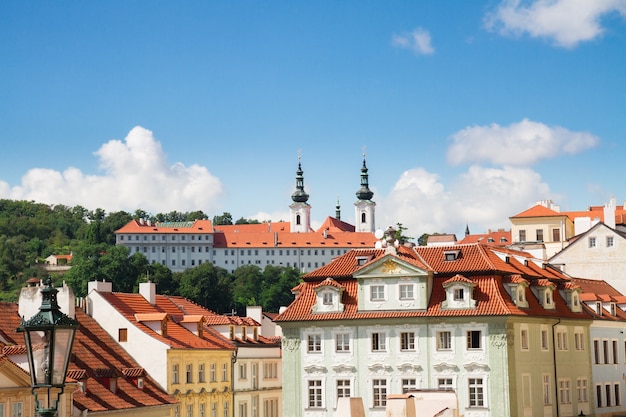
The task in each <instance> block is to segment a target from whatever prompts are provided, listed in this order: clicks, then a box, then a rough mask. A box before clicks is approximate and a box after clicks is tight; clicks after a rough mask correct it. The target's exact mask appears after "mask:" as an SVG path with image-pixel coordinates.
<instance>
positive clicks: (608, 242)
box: [606, 236, 613, 248]
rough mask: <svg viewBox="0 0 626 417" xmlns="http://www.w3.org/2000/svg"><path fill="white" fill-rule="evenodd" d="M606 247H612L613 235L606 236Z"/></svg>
mask: <svg viewBox="0 0 626 417" xmlns="http://www.w3.org/2000/svg"><path fill="white" fill-rule="evenodd" d="M606 247H607V248H612V247H613V236H607V237H606Z"/></svg>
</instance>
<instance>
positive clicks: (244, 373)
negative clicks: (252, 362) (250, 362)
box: [239, 363, 248, 379]
mask: <svg viewBox="0 0 626 417" xmlns="http://www.w3.org/2000/svg"><path fill="white" fill-rule="evenodd" d="M247 378H248V366H247V365H246V364H245V363H242V364H241V365H239V379H247Z"/></svg>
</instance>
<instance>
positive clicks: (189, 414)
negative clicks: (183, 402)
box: [187, 404, 193, 417]
mask: <svg viewBox="0 0 626 417" xmlns="http://www.w3.org/2000/svg"><path fill="white" fill-rule="evenodd" d="M187 417H193V404H187Z"/></svg>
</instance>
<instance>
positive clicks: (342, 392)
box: [337, 379, 351, 398]
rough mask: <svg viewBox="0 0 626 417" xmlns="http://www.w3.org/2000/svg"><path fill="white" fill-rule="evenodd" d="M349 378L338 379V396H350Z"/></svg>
mask: <svg viewBox="0 0 626 417" xmlns="http://www.w3.org/2000/svg"><path fill="white" fill-rule="evenodd" d="M350 388H351V387H350V380H349V379H338V380H337V398H343V397H349V396H350V393H351V389H350Z"/></svg>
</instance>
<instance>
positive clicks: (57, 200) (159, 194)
mask: <svg viewBox="0 0 626 417" xmlns="http://www.w3.org/2000/svg"><path fill="white" fill-rule="evenodd" d="M95 155H96V156H97V157H98V158H99V167H100V169H101V170H102V171H103V172H104V173H103V175H87V174H84V173H83V172H81V171H80V170H79V169H76V168H73V167H69V168H67V169H65V170H64V171H63V172H60V171H55V170H52V169H44V168H33V169H30V170H29V171H28V172H27V173H26V174H25V175H24V176H23V177H22V182H21V185H18V186H14V187H10V186H9V185H8V184H7V183H4V182H0V197H2V198H10V199H14V200H34V201H37V202H43V203H47V204H65V205H69V206H73V205H82V206H84V207H86V208H88V209H95V208H102V209H105V210H107V211H117V210H126V211H131V212H132V211H134V210H135V209H138V208H141V209H144V210H146V211H148V212H153V213H164V212H168V211H172V210H178V211H193V210H202V211H204V212H205V213H208V212H214V211H217V210H218V208H219V207H218V200H219V198H220V197H221V196H222V194H223V189H222V184H221V182H220V180H219V179H218V178H217V177H215V176H213V175H212V174H211V173H210V172H209V171H208V170H207V168H205V167H203V166H200V165H196V164H194V165H191V166H185V165H183V164H181V163H174V164H170V163H169V162H168V160H167V155H166V154H165V153H164V152H163V149H162V148H161V144H160V143H159V142H158V141H157V140H156V139H155V138H154V136H153V134H152V132H151V131H149V130H147V129H144V128H142V127H139V126H138V127H135V128H133V129H132V130H131V131H130V132H129V133H128V135H127V136H126V138H125V139H124V140H123V141H121V140H115V139H114V140H111V141H109V142H107V143H105V144H104V145H102V146H101V147H100V149H99V150H98V151H97V152H95Z"/></svg>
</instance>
